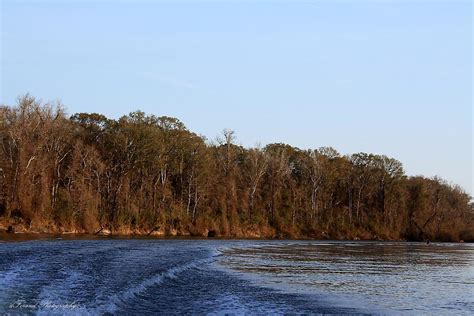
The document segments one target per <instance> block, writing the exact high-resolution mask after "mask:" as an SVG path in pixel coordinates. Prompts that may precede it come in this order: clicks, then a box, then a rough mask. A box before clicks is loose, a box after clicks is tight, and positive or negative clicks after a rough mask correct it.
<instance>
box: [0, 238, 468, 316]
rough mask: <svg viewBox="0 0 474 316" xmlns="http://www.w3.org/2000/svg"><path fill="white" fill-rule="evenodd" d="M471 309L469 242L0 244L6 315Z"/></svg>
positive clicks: (1, 303) (0, 304) (0, 299)
mask: <svg viewBox="0 0 474 316" xmlns="http://www.w3.org/2000/svg"><path fill="white" fill-rule="evenodd" d="M4 313H7V314H46V315H51V314H91V315H95V314H109V313H110V314H144V313H149V314H155V313H160V314H171V313H186V314H189V313H192V314H268V313H281V314H288V313H289V314H318V313H321V314H328V313H329V314H344V313H348V314H354V313H358V314H359V313H361V314H397V315H398V314H466V315H467V314H473V313H474V245H472V244H445V243H443V244H437V243H432V244H429V245H427V244H422V243H392V242H316V241H248V240H166V239H102V240H34V241H25V242H3V243H0V314H4Z"/></svg>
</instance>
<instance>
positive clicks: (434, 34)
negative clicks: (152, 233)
mask: <svg viewBox="0 0 474 316" xmlns="http://www.w3.org/2000/svg"><path fill="white" fill-rule="evenodd" d="M0 1H1V3H2V7H1V13H2V14H1V18H2V23H1V25H2V30H1V45H2V46H1V75H2V81H1V93H0V101H1V102H2V103H6V104H10V105H11V104H13V103H14V102H15V99H16V97H17V96H19V95H21V94H24V93H26V92H29V93H31V94H32V95H34V96H36V97H39V98H41V99H43V100H45V101H47V100H57V99H60V100H62V102H63V103H64V104H65V105H66V107H67V109H68V111H69V113H71V114H72V113H75V112H99V113H103V114H106V115H107V116H110V117H114V118H117V117H119V116H121V115H123V114H126V113H128V112H131V111H133V110H137V109H141V110H143V111H145V112H147V113H153V114H157V115H169V116H175V117H178V118H180V119H181V120H182V121H183V122H184V123H185V124H186V125H187V126H188V128H190V129H191V130H193V131H196V132H198V133H200V134H203V135H205V136H206V137H208V138H209V139H214V138H215V137H216V136H217V135H218V134H219V133H220V132H221V131H222V129H224V128H232V129H234V130H235V131H236V133H237V137H238V142H239V143H241V144H243V145H245V146H252V145H254V144H256V143H257V142H260V143H261V144H262V145H265V144H267V143H271V142H285V143H289V144H291V145H294V146H297V147H300V148H317V147H320V146H333V147H335V148H336V149H337V150H339V151H340V152H341V153H343V154H348V153H353V152H359V151H365V152H372V153H380V154H386V155H389V156H392V157H395V158H397V159H399V160H400V161H402V162H403V164H404V166H405V169H406V171H407V173H408V174H410V175H415V174H423V175H425V176H435V175H439V176H441V177H444V178H446V179H447V180H449V181H452V182H453V183H457V184H460V185H461V186H463V187H464V188H465V189H466V190H467V191H468V192H471V193H472V157H473V152H472V120H473V116H472V71H473V67H472V66H473V65H472V13H473V8H472V3H471V1H431V2H430V1H299V2H298V1H297V2H295V1H207V2H198V1H155V2H153V1H13V0H0Z"/></svg>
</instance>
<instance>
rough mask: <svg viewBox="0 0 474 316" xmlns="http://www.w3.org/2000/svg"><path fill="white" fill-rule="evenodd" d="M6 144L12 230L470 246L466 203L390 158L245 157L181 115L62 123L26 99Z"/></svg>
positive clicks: (274, 150) (1, 214)
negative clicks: (430, 242)
mask: <svg viewBox="0 0 474 316" xmlns="http://www.w3.org/2000/svg"><path fill="white" fill-rule="evenodd" d="M315 137H317V135H315ZM0 143H1V147H0V222H1V223H2V226H4V228H5V227H8V226H10V225H11V226H13V227H15V228H16V229H17V231H18V230H24V231H31V232H33V231H46V232H88V233H94V232H98V231H100V230H101V229H102V230H106V231H110V232H112V233H113V234H166V235H192V236H208V235H214V234H215V235H216V236H228V237H231V236H232V237H277V238H330V239H406V240H426V239H430V240H443V241H458V240H466V241H468V240H470V241H472V240H474V215H473V214H474V212H473V204H472V203H471V198H470V196H469V195H468V194H466V193H465V192H464V191H463V190H462V189H461V188H460V187H458V186H453V185H449V184H447V183H446V182H445V181H443V180H441V179H439V178H433V179H428V178H424V177H419V176H417V177H408V176H406V175H405V174H404V170H403V167H402V164H401V163H400V162H399V161H397V160H395V159H392V158H389V157H386V156H383V155H374V154H367V153H356V154H352V155H341V154H339V153H338V152H337V151H336V150H335V149H333V148H330V147H323V148H319V149H316V150H302V149H299V148H295V147H292V146H290V145H286V144H281V143H277V144H269V145H267V146H265V147H264V148H244V147H242V146H239V145H237V144H236V142H235V135H234V132H233V131H231V130H225V131H224V132H223V134H222V136H221V137H220V138H219V139H218V140H216V141H213V142H209V141H207V140H206V139H205V138H204V137H202V136H199V135H197V134H195V133H193V132H191V131H189V130H188V129H187V128H186V127H185V126H184V125H183V123H182V122H180V121H179V120H178V119H176V118H172V117H166V116H161V117H157V116H154V115H145V114H144V113H143V112H140V111H137V112H132V113H130V114H129V115H127V116H123V117H121V118H120V119H118V120H112V119H108V118H106V117H105V116H103V115H101V114H96V113H93V114H88V113H77V114H74V115H72V116H71V117H67V115H66V114H65V112H64V109H63V108H62V106H61V105H60V104H49V103H42V102H40V101H38V100H36V99H35V98H33V97H31V96H29V95H26V96H23V97H21V98H19V99H18V102H17V104H16V105H14V106H6V105H3V106H1V107H0ZM427 159H429V158H427Z"/></svg>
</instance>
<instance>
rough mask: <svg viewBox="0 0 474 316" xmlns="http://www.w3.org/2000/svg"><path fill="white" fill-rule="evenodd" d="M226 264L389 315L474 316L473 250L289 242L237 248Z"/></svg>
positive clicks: (258, 278)
mask: <svg viewBox="0 0 474 316" xmlns="http://www.w3.org/2000/svg"><path fill="white" fill-rule="evenodd" d="M225 254H226V256H224V257H223V258H222V261H221V262H222V265H223V266H225V267H228V268H230V269H231V270H233V271H237V272H239V273H240V274H241V275H243V276H244V277H245V276H247V277H249V278H251V279H253V280H254V282H255V283H258V284H259V285H263V286H267V287H272V288H277V289H280V290H282V291H284V292H291V293H294V292H300V293H307V294H315V293H319V294H321V295H324V294H333V296H332V297H333V298H336V300H337V299H339V302H338V303H339V304H341V306H344V305H345V304H346V305H347V304H348V303H349V304H353V300H350V299H349V298H352V299H355V300H356V301H357V302H360V304H361V306H365V307H367V308H373V309H374V310H381V311H382V312H383V311H385V312H387V311H399V312H403V311H412V312H429V311H431V312H432V311H443V312H449V311H457V312H464V313H470V312H474V247H473V245H470V244H441V243H440V244H436V243H432V244H429V245H427V244H423V243H388V242H382V243H381V242H347V243H346V242H334V243H318V242H299V243H298V242H296V243H295V242H289V243H280V244H278V243H275V244H270V245H263V246H256V247H251V248H232V249H229V250H228V251H226V253H225Z"/></svg>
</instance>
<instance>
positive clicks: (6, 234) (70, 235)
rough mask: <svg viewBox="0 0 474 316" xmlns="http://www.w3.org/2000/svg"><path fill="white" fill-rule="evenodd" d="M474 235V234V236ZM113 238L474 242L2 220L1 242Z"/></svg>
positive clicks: (357, 232) (359, 232) (360, 232)
mask: <svg viewBox="0 0 474 316" xmlns="http://www.w3.org/2000/svg"><path fill="white" fill-rule="evenodd" d="M473 235H474V234H473ZM104 237H111V238H178V239H183V238H184V239H186V238H189V239H202V238H220V239H251V240H259V239H275V240H278V239H287V240H341V241H359V240H362V241H364V240H365V241H418V242H426V241H428V240H429V241H438V242H474V240H472V239H470V238H466V239H458V240H455V239H442V240H441V239H433V238H418V239H413V238H412V239H408V238H403V237H402V236H395V235H391V234H389V233H386V234H380V235H376V234H373V233H370V232H368V231H366V230H364V229H361V228H355V227H354V228H351V229H346V230H340V231H330V232H329V233H328V232H326V231H310V232H303V231H295V230H290V231H288V230H278V229H275V228H273V227H269V226H258V225H249V226H245V227H237V228H235V229H233V230H230V231H228V232H223V231H221V230H219V229H218V228H213V227H206V226H199V225H187V226H182V227H180V228H178V229H176V228H170V227H162V226H156V227H153V228H147V229H144V228H142V229H139V228H131V227H115V228H114V227H110V226H103V227H95V228H94V229H89V230H86V229H84V228H72V227H63V226H58V225H55V224H54V223H50V222H44V223H39V222H36V223H35V224H34V225H32V224H30V225H26V224H25V223H24V222H23V221H12V220H6V219H1V218H0V240H35V239H57V238H61V239H95V238H97V239H100V238H104Z"/></svg>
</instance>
